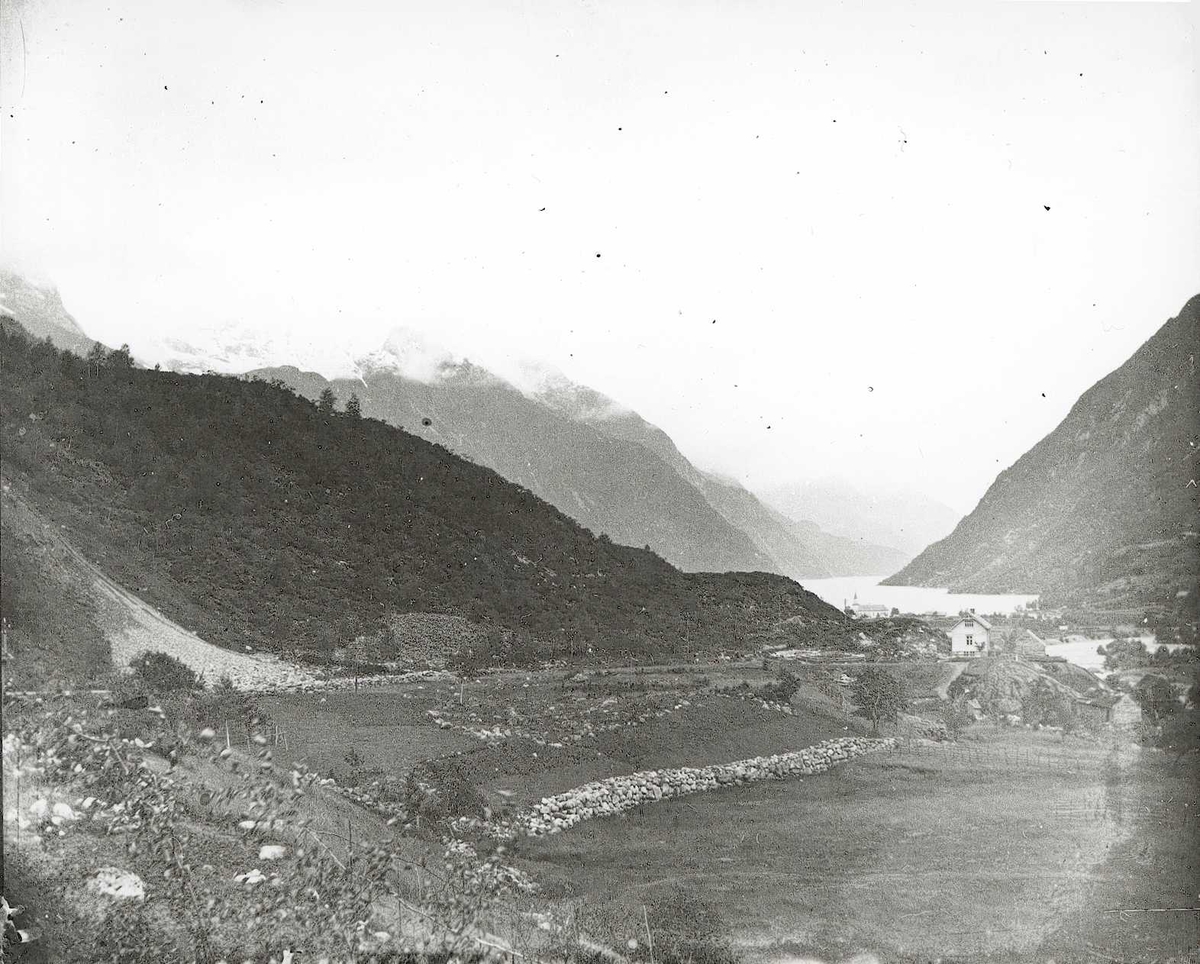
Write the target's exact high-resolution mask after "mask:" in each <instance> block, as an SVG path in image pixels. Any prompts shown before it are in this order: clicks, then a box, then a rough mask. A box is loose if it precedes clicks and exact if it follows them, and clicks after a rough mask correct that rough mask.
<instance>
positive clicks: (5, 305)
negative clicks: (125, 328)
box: [0, 268, 96, 355]
mask: <svg viewBox="0 0 1200 964" xmlns="http://www.w3.org/2000/svg"><path fill="white" fill-rule="evenodd" d="M0 317H9V318H12V319H13V320H14V321H17V322H19V323H20V325H21V327H23V328H24V329H25V330H26V331H27V332H29V334H30V335H32V336H33V337H34V338H49V339H50V341H51V343H52V344H53V345H54V347H55V348H61V349H63V350H64V351H72V352H74V353H75V354H77V355H86V354H87V353H88V352H89V351H91V349H92V346H93V345H95V344H96V342H95V340H94V339H92V338H89V337H88V336H87V335H86V334H85V333H84V331H83V329H82V328H80V327H79V323H78V322H76V321H75V319H74V318H73V317H71V314H70V313H69V312H68V311H67V309H66V308H65V307H64V306H63V303H62V297H61V296H60V295H59V293H58V289H57V288H55V287H53V286H51V285H37V284H34V283H32V282H31V281H29V280H28V279H26V278H25V277H24V276H22V275H20V274H18V273H17V272H15V271H11V270H9V269H7V268H0Z"/></svg>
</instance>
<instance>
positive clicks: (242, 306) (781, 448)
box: [0, 0, 1200, 511]
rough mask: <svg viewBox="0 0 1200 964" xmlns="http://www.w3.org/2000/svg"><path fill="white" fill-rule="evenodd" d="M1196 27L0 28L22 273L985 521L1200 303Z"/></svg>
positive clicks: (642, 14)
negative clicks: (397, 357)
mask: <svg viewBox="0 0 1200 964" xmlns="http://www.w3.org/2000/svg"><path fill="white" fill-rule="evenodd" d="M1196 6H1197V5H1196V4H1194V3H1192V4H1173V3H1167V4H1158V3H1032V2H1028V3H996V4H970V3H967V4H964V3H960V2H952V3H945V4H931V3H918V4H904V3H898V2H889V3H886V4H882V3H881V4H876V5H874V7H875V9H871V10H869V11H864V10H863V9H862V8H861V7H859V6H858V5H851V4H838V5H834V4H825V3H804V4H800V3H795V2H790V0H789V2H782V3H765V2H740V3H697V2H688V3H682V2H681V3H678V4H667V3H662V2H657V0H640V2H633V3H630V4H627V5H626V4H617V3H609V2H604V3H601V2H596V0H584V2H577V0H545V2H536V3H535V2H531V0H526V2H508V3H505V2H476V3H453V2H448V0H426V2H424V3H412V2H403V3H396V2H377V3H366V2H360V3H346V2H339V0H326V2H320V3H318V2H309V3H299V2H288V3H284V2H258V0H243V2H237V3H229V2H224V0H206V2H205V3H195V2H187V3H182V2H176V0H149V2H144V3H143V2H127V0H110V2H109V3H107V4H104V3H99V2H96V3H79V2H66V0H42V2H28V3H14V2H12V0H5V2H4V5H3V11H4V15H3V22H2V23H0V28H2V35H3V44H4V47H3V54H4V61H3V68H4V69H3V76H2V78H0V99H2V102H3V117H2V125H3V126H2V128H0V138H2V140H0V165H2V169H0V210H2V211H3V221H2V225H0V227H2V245H3V254H4V256H5V257H6V258H8V259H9V260H16V261H18V262H19V263H20V264H21V265H23V266H25V267H26V268H27V269H30V270H34V271H36V272H37V273H39V274H41V275H42V276H44V277H48V278H50V279H52V280H53V281H54V282H55V283H56V284H57V285H58V287H59V288H60V290H61V292H62V295H63V298H64V300H65V302H66V304H67V306H68V308H69V309H70V310H71V311H72V313H73V314H75V316H76V318H77V319H79V321H80V322H81V324H83V326H84V327H85V328H86V329H87V330H88V332H89V334H92V335H93V336H95V337H97V338H100V339H101V340H103V341H106V342H108V343H110V344H117V343H120V342H129V343H130V344H131V345H133V347H134V349H135V351H137V350H138V348H139V345H142V346H147V345H150V344H151V342H152V341H153V339H154V338H155V337H161V336H163V335H164V334H169V335H173V336H175V337H181V338H183V339H185V340H186V339H187V337H188V333H189V332H195V331H196V330H197V329H199V328H200V327H204V326H213V325H218V326H220V325H224V324H227V323H233V324H237V325H240V326H243V327H244V326H249V327H251V328H256V329H257V328H261V329H262V330H263V332H264V334H265V335H269V336H272V337H278V336H279V335H280V333H282V332H291V334H292V335H293V336H294V337H295V336H299V337H301V338H302V339H304V340H307V341H309V342H311V343H312V345H313V346H314V351H317V352H321V353H329V354H330V355H331V356H332V355H333V354H336V353H335V352H333V351H332V349H333V348H334V347H335V346H336V347H340V348H344V347H345V346H347V345H350V346H352V347H353V348H354V349H355V350H366V349H369V348H371V347H374V346H375V345H376V344H378V343H379V342H380V341H381V340H382V339H383V337H384V334H385V332H386V331H387V330H388V329H389V328H390V327H391V326H393V325H397V324H402V325H406V326H409V327H413V328H417V329H420V330H422V331H425V332H427V333H428V334H429V335H430V336H431V337H432V338H434V340H436V341H439V342H441V343H443V344H446V345H447V346H449V347H450V348H452V349H454V350H456V351H459V352H462V353H465V354H467V355H469V356H470V357H471V358H472V359H473V360H476V361H479V362H481V363H483V364H485V365H490V366H492V367H495V368H497V369H500V370H504V369H505V368H506V366H509V367H511V365H512V364H513V362H514V360H516V359H519V358H533V359H539V360H543V361H546V362H548V363H551V364H553V365H556V366H557V367H559V368H561V369H562V370H563V371H564V372H566V373H567V374H568V375H569V376H570V377H571V378H573V379H574V380H576V381H578V382H582V383H584V384H588V385H591V386H593V387H596V388H598V389H600V390H602V391H604V392H606V393H608V394H610V395H612V396H613V397H614V398H616V399H618V400H620V401H622V402H624V403H625V404H627V405H629V406H631V407H633V408H636V409H637V410H638V411H640V412H641V413H642V414H643V415H644V416H646V417H647V418H648V419H650V420H651V421H653V422H655V423H657V424H659V425H660V426H662V427H663V428H664V429H666V430H667V431H668V432H669V433H670V434H671V435H672V437H673V438H674V439H675V440H676V442H677V443H678V444H679V446H680V447H681V449H683V451H684V452H685V453H687V454H688V455H689V456H691V457H692V458H693V459H694V460H696V461H697V462H698V463H699V464H701V465H704V466H706V467H711V468H716V469H719V470H721V471H724V472H727V473H729V474H732V475H735V476H738V477H740V478H742V479H743V480H744V481H747V482H748V483H750V484H751V485H755V484H768V483H773V482H778V481H784V480H788V479H792V478H809V477H816V476H823V475H829V474H834V475H842V476H845V477H847V478H850V479H852V480H857V481H858V482H860V483H862V484H868V485H873V486H884V487H886V486H890V485H895V486H897V487H901V488H903V487H914V488H917V489H919V490H921V491H924V492H926V493H928V494H930V495H932V496H934V497H937V498H941V499H943V500H944V501H946V502H948V503H949V504H951V505H952V506H954V507H955V508H957V509H959V510H961V511H966V510H969V509H970V508H971V507H972V506H973V505H974V503H975V501H976V500H977V499H978V498H979V497H980V496H981V495H982V494H983V491H984V490H985V489H986V487H987V485H988V484H989V483H990V482H991V480H992V478H993V477H994V476H995V474H996V472H997V471H998V470H999V469H1001V468H1003V467H1005V466H1007V465H1009V464H1011V462H1012V461H1014V460H1015V459H1016V458H1017V457H1018V456H1019V455H1020V454H1021V453H1022V452H1023V451H1025V450H1026V449H1027V448H1028V447H1029V446H1030V445H1032V444H1033V443H1035V442H1036V441H1037V440H1038V439H1039V438H1040V437H1041V436H1042V435H1044V434H1045V433H1046V432H1047V431H1049V430H1050V429H1052V428H1053V427H1054V425H1056V424H1057V423H1058V421H1059V420H1060V419H1061V418H1062V417H1063V416H1064V415H1065V414H1066V412H1067V411H1068V409H1069V408H1070V406H1071V404H1072V403H1073V402H1074V400H1075V398H1076V397H1077V396H1078V395H1079V393H1080V392H1081V391H1083V390H1084V389H1085V388H1086V387H1087V386H1088V385H1090V384H1091V383H1092V382H1094V381H1095V380H1096V379H1097V378H1099V377H1101V376H1102V375H1104V374H1106V373H1107V372H1108V371H1110V370H1111V369H1113V368H1114V367H1116V366H1117V365H1119V364H1120V363H1121V362H1122V361H1124V360H1125V358H1127V357H1128V355H1129V354H1130V353H1131V352H1132V351H1133V350H1134V349H1135V348H1136V347H1137V346H1138V345H1139V344H1140V343H1141V342H1142V341H1143V340H1145V338H1147V337H1148V336H1149V335H1150V334H1152V333H1153V331H1154V330H1156V329H1157V327H1158V326H1159V325H1161V324H1162V322H1163V321H1165V320H1166V319H1167V318H1168V317H1169V316H1171V315H1173V314H1175V313H1176V312H1177V310H1178V309H1179V308H1180V307H1181V306H1182V304H1183V302H1184V301H1185V300H1186V299H1187V298H1188V297H1189V296H1190V295H1192V294H1195V293H1196V291H1197V290H1200V270H1198V268H1200V110H1198V105H1200V81H1198V74H1197V48H1196V22H1197V16H1196ZM1045 205H1049V207H1050V210H1049V211H1047V210H1046V209H1045V207H1044V206H1045ZM543 208H544V209H545V210H542V209H543ZM597 253H599V254H600V255H601V257H599V258H597V257H596V255H597ZM714 319H716V323H715V324H714V323H713V320H714ZM1042 393H1045V397H1044V398H1043V397H1042ZM768 426H769V427H768Z"/></svg>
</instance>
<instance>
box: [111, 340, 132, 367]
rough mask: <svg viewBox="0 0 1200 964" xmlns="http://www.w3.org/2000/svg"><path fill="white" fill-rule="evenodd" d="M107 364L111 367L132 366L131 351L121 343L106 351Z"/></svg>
mask: <svg viewBox="0 0 1200 964" xmlns="http://www.w3.org/2000/svg"><path fill="white" fill-rule="evenodd" d="M108 364H109V367H111V368H133V353H132V352H130V350H129V346H128V345H122V346H121V347H120V348H117V349H114V350H113V351H111V352H109V353H108Z"/></svg>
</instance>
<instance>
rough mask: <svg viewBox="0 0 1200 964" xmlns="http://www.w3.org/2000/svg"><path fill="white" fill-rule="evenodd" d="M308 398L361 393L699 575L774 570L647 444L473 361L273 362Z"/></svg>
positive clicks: (269, 374) (613, 535) (381, 411)
mask: <svg viewBox="0 0 1200 964" xmlns="http://www.w3.org/2000/svg"><path fill="white" fill-rule="evenodd" d="M251 375H252V376H254V377H261V378H268V379H280V380H282V381H283V382H285V383H286V384H288V385H289V386H291V387H293V388H294V389H295V390H296V391H298V392H299V393H300V394H301V395H303V396H305V397H306V398H310V399H315V398H316V397H317V396H318V395H319V394H320V392H321V391H322V390H323V389H324V388H326V387H329V388H332V390H333V391H334V393H335V395H337V396H338V398H339V399H342V400H343V401H344V400H345V399H348V398H349V397H350V395H351V393H356V394H357V395H358V397H359V400H360V401H361V403H362V411H363V414H364V415H366V416H368V417H371V418H378V419H380V420H382V421H385V422H387V423H388V424H390V425H394V426H397V427H400V428H403V429H405V430H406V431H409V432H412V433H413V434H414V435H419V436H421V437H422V438H426V439H428V440H430V441H433V442H438V443H440V444H441V445H444V446H446V448H448V449H450V450H451V451H453V452H456V453H457V454H459V455H462V456H464V457H465V458H468V459H470V460H471V461H473V462H477V463H479V464H480V465H485V466H487V467H489V468H492V469H495V470H496V471H497V472H499V473H500V474H501V475H502V476H504V477H505V478H506V479H508V480H509V481H511V482H515V483H517V484H518V485H522V486H524V487H525V488H527V489H529V490H530V491H531V492H533V493H534V494H535V495H537V496H539V497H540V498H542V499H545V500H546V501H547V502H549V503H550V504H551V505H554V506H555V507H557V508H558V509H560V510H561V511H562V512H565V513H566V514H567V515H569V516H570V517H571V518H573V519H575V520H576V521H578V522H580V523H581V524H582V525H584V526H586V527H587V528H588V529H591V530H592V531H593V532H595V533H598V534H599V533H603V534H604V535H607V536H608V537H609V538H610V539H612V540H613V541H614V542H617V543H620V544H621V545H632V546H644V545H649V546H650V547H651V548H652V549H653V550H654V551H655V552H657V553H659V554H660V555H661V556H663V557H664V558H665V559H667V560H668V561H669V562H671V563H673V564H674V565H677V566H679V567H680V568H682V569H686V570H688V571H691V572H728V571H746V572H754V571H761V572H766V571H771V570H773V569H774V568H775V566H774V565H773V563H772V560H771V559H770V558H769V557H768V556H767V555H765V554H764V553H763V552H761V551H760V550H758V549H757V548H756V547H755V546H754V544H753V543H752V542H751V541H750V538H749V537H748V536H747V535H746V534H745V533H744V532H741V531H740V530H739V529H737V528H735V527H734V526H733V525H731V524H730V523H729V522H728V521H727V520H726V519H724V518H723V517H722V516H721V515H720V514H719V513H717V512H716V511H715V510H714V509H713V508H712V506H710V505H709V504H708V503H707V502H706V501H705V500H704V497H703V496H702V495H701V494H700V493H699V492H698V491H697V490H696V489H695V488H694V487H692V486H690V485H688V484H687V482H685V481H684V480H683V479H682V478H681V477H680V476H679V475H678V473H676V472H675V470H674V469H673V468H672V467H671V466H669V465H668V464H667V463H665V462H664V461H662V459H660V458H657V457H656V456H654V455H653V454H652V453H650V452H647V451H646V450H645V449H643V448H642V447H641V446H639V445H638V444H636V443H635V442H632V441H628V440H626V439H623V438H618V437H614V436H611V435H608V434H606V433H604V432H601V431H597V430H596V429H594V428H592V427H591V426H588V425H586V424H581V423H579V422H575V421H572V420H571V419H569V418H567V417H565V416H563V415H560V414H559V413H557V412H555V411H553V410H551V409H549V408H548V407H546V406H545V405H542V404H539V403H538V402H536V401H534V400H533V399H530V398H528V397H527V396H525V395H524V394H522V393H521V392H520V391H518V390H517V389H516V388H514V387H512V386H511V385H509V384H508V383H507V382H504V381H502V380H501V379H499V378H497V377H495V376H494V375H492V374H491V373H490V372H488V371H486V370H484V369H482V368H479V367H477V366H475V365H471V364H470V363H469V362H464V363H459V364H443V365H442V366H440V368H439V370H438V371H437V372H436V376H435V377H434V378H433V379H431V380H429V381H419V380H417V379H414V378H408V377H406V376H404V375H402V374H399V373H398V372H396V371H394V370H391V369H388V368H383V367H373V366H370V365H366V366H364V367H363V370H362V377H361V379H359V380H354V379H335V380H333V381H332V382H327V381H326V380H325V379H324V378H322V377H321V376H320V375H317V374H316V373H313V372H300V371H298V370H296V369H292V368H272V369H265V370H260V371H257V372H252V373H251Z"/></svg>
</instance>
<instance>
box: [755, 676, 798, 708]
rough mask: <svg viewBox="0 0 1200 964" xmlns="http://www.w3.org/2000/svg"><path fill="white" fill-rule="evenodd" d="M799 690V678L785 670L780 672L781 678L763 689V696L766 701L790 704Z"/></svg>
mask: <svg viewBox="0 0 1200 964" xmlns="http://www.w3.org/2000/svg"><path fill="white" fill-rule="evenodd" d="M798 689H800V679H799V677H798V676H796V674H795V673H791V672H788V670H786V669H785V670H780V673H779V676H778V677H777V678H776V680H775V681H774V682H773V683H768V684H767V685H766V686H764V687H763V688H762V696H763V699H765V700H773V701H774V702H777V703H790V702H791V700H792V697H793V696H795V695H796V691H797V690H798Z"/></svg>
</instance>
